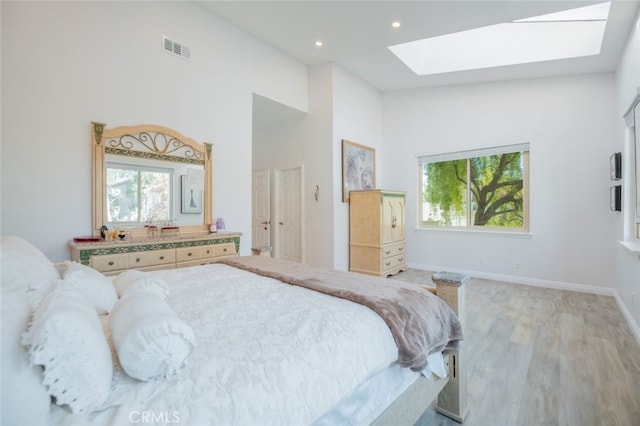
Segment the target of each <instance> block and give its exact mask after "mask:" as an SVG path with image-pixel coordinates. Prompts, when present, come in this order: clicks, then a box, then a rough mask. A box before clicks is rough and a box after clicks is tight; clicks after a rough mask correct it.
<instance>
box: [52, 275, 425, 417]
mask: <svg viewBox="0 0 640 426" xmlns="http://www.w3.org/2000/svg"><path fill="white" fill-rule="evenodd" d="M203 272H204V273H203ZM150 274H154V275H155V276H158V277H161V278H162V279H164V280H165V281H166V282H167V283H169V287H170V288H169V290H170V291H169V293H170V294H169V298H168V303H169V305H170V306H171V307H172V308H173V309H174V311H175V312H176V313H177V315H178V316H179V317H180V318H181V319H182V320H184V321H185V322H186V323H188V324H189V325H191V327H192V328H193V330H194V332H195V349H194V351H193V353H192V354H191V357H190V358H189V360H188V365H187V366H186V367H185V369H183V370H182V371H181V372H180V374H179V375H178V376H177V377H176V378H175V379H172V380H169V381H167V382H140V381H137V380H133V379H130V378H128V377H126V375H124V374H123V373H122V372H121V370H120V369H119V366H117V365H116V369H115V373H114V381H113V385H112V388H113V389H112V395H111V397H110V398H109V399H108V400H107V402H106V404H105V410H103V411H101V412H98V413H94V414H93V415H92V416H91V418H90V420H91V423H92V424H98V425H101V424H104V425H114V424H130V423H141V422H143V420H144V419H145V418H146V419H147V420H150V419H152V420H153V421H154V423H155V424H174V425H175V424H180V425H206V424H210V425H231V424H233V425H255V424H261V425H294V424H295V425H304V424H312V423H313V422H314V421H316V420H318V419H319V418H320V417H321V416H322V415H323V414H325V413H326V412H327V411H329V410H331V409H332V408H333V407H334V406H336V404H337V403H338V402H340V401H341V400H343V399H344V397H345V395H350V394H352V393H353V392H354V390H356V388H358V386H359V384H361V383H362V382H364V381H365V379H367V378H369V377H371V376H374V375H376V373H379V372H381V371H382V370H384V369H385V368H387V367H388V366H390V365H391V364H393V362H394V361H395V360H396V358H397V355H398V354H397V348H396V345H395V343H394V340H393V337H392V335H391V332H390V331H389V328H388V327H387V325H386V324H385V322H384V321H383V320H382V319H381V318H380V317H379V316H378V315H377V314H375V313H374V312H373V311H371V310H370V309H369V308H366V307H363V306H361V305H358V304H355V303H352V302H349V301H346V300H342V299H338V298H334V297H331V296H327V295H324V294H321V293H317V292H314V291H310V290H306V289H302V288H299V287H296V286H291V285H288V284H283V283H280V282H279V281H276V280H273V279H270V278H265V277H260V276H257V275H255V274H252V273H250V272H246V271H242V270H239V269H236V268H232V267H230V266H226V265H207V266H201V267H193V268H185V269H180V270H165V271H157V272H150ZM310 307H311V308H310ZM413 376H414V377H413V379H411V380H415V373H413ZM407 380H408V382H409V383H410V381H411V380H409V379H407ZM402 386H405V385H402ZM407 386H408V384H407ZM370 411H371V413H369V414H371V415H374V414H373V413H374V412H375V411H376V410H374V409H371V410H370ZM145 416H146V417H145ZM374 416H375V415H374ZM52 421H53V423H56V424H62V425H75V424H78V425H79V424H86V422H87V419H86V418H82V417H78V416H74V415H71V414H70V413H69V412H67V411H65V410H64V409H62V408H59V407H56V408H55V409H54V410H53V412H52Z"/></svg>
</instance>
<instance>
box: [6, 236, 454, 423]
mask: <svg viewBox="0 0 640 426" xmlns="http://www.w3.org/2000/svg"><path fill="white" fill-rule="evenodd" d="M0 254H1V256H2V328H3V329H2V424H27V423H28V424H31V425H37V424H52V425H84V424H92V425H114V424H115V425H119V424H136V423H147V424H180V425H204V424H215V425H252V424H274V425H275V424H279V425H290V424H296V425H299V424H300V425H301V424H315V425H335V424H354V425H355V424H357V425H360V424H395V425H398V424H413V423H414V422H415V421H416V420H417V418H418V417H419V416H420V414H421V413H422V412H423V411H424V410H425V409H426V408H427V407H428V406H429V405H431V404H432V402H433V401H434V399H437V400H438V403H437V407H438V409H439V411H441V412H442V413H444V414H446V415H449V416H450V417H452V418H454V419H456V420H458V421H462V420H463V419H464V416H465V414H466V411H467V407H466V392H465V390H466V383H465V381H464V356H463V352H462V351H463V346H462V342H461V339H462V335H461V327H462V324H461V322H460V321H459V319H458V317H457V316H456V315H455V312H456V311H457V310H458V309H460V305H459V302H460V299H461V298H460V293H461V291H463V289H461V288H455V287H451V288H441V289H439V290H438V291H439V292H441V296H443V297H444V299H447V300H448V301H449V304H451V305H453V306H450V305H448V304H447V303H445V301H444V300H443V299H442V298H438V297H436V296H434V295H433V294H431V293H430V292H428V291H425V290H424V289H422V288H420V287H419V286H416V285H413V284H408V283H402V282H400V281H394V280H387V279H382V278H377V277H369V276H361V275H357V274H353V273H348V272H341V271H334V270H331V269H328V268H317V267H310V266H305V265H301V264H294V263H293V262H284V261H278V260H274V259H271V258H268V257H264V256H247V257H237V258H231V259H226V260H225V261H224V262H223V263H219V264H212V265H203V266H193V267H188V268H182V269H170V270H160V271H150V272H141V271H135V270H132V271H127V272H125V273H123V274H121V275H119V276H117V277H110V278H107V277H105V276H103V275H102V274H99V273H98V272H97V271H95V270H92V269H90V268H88V267H86V266H84V265H81V264H76V263H70V262H65V263H63V264H60V265H53V264H52V263H51V262H50V261H49V260H48V259H47V258H46V257H45V256H44V255H43V254H42V253H41V252H40V251H39V250H38V249H36V248H35V247H34V246H32V245H31V244H29V243H28V242H26V241H24V240H22V239H20V238H17V237H3V238H2V249H1V250H0ZM327 283H328V284H327ZM361 286H364V287H365V289H364V290H363V291H361V289H360V287H361ZM366 287H369V288H368V289H367V288H366ZM378 287H379V288H381V289H383V290H382V291H381V292H380V294H378V293H377V292H375V291H372V289H375V288H378ZM394 292H395V293H394ZM393 294H395V296H394V295H393ZM395 297H399V299H397V300H396V301H395V302H394V300H393V299H394V298H395ZM403 298H404V299H403ZM407 298H408V299H407ZM354 299H361V300H356V301H354ZM409 299H411V300H412V301H408V302H406V303H405V302H404V301H407V300H409ZM398 302H400V303H398ZM393 305H402V306H408V305H411V306H418V307H419V306H429V307H430V308H429V309H430V310H433V311H434V312H432V313H430V314H429V315H426V317H428V318H431V320H430V321H431V322H432V323H433V324H434V325H433V327H432V328H435V329H436V332H435V333H433V335H432V336H431V337H427V338H426V340H424V339H423V338H416V337H415V336H414V337H411V336H408V335H404V336H403V335H402V333H404V331H403V330H405V331H406V329H411V328H416V327H417V328H418V329H419V328H420V326H419V324H418V325H416V324H417V323H419V319H417V318H416V317H415V315H413V314H412V313H409V311H410V310H411V309H413V308H411V307H409V308H406V309H405V308H404V307H401V309H400V310H398V308H397V306H396V307H394V306H393ZM400 311H402V312H400ZM404 311H406V312H404ZM460 312H461V311H460ZM9 319H10V320H9ZM67 328H69V329H68V330H67ZM421 332H423V333H424V331H421ZM428 333H430V334H431V333H432V331H429V332H428ZM418 334H419V333H418ZM420 339H423V340H420ZM440 376H442V377H440Z"/></svg>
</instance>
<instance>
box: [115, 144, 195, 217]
mask: <svg viewBox="0 0 640 426" xmlns="http://www.w3.org/2000/svg"><path fill="white" fill-rule="evenodd" d="M105 164H106V179H107V180H106V200H105V201H106V214H107V226H109V227H111V226H124V227H130V226H141V225H145V224H146V225H148V224H155V225H158V224H177V225H180V226H183V225H200V224H203V223H204V220H203V214H202V191H203V189H204V188H203V186H204V185H203V183H204V182H202V179H200V182H197V181H193V179H192V181H193V183H192V184H191V185H188V183H189V180H187V187H185V188H183V185H182V181H183V180H184V179H188V178H189V177H190V176H194V175H198V174H199V175H202V172H203V169H202V167H191V166H185V165H184V164H181V163H174V162H166V161H158V160H149V159H137V158H132V157H126V156H121V155H113V154H107V155H106V163H105ZM183 189H184V191H183ZM185 197H186V199H185ZM183 204H185V205H186V206H187V207H188V208H187V210H186V211H185V209H183V208H182V207H181V206H182V205H183Z"/></svg>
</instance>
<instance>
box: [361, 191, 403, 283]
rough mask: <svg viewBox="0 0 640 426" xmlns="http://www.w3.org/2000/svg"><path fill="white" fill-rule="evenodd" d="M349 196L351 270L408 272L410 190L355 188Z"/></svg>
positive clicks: (386, 273)
mask: <svg viewBox="0 0 640 426" xmlns="http://www.w3.org/2000/svg"><path fill="white" fill-rule="evenodd" d="M349 198H350V200H349V270H350V271H353V272H361V273H365V274H371V275H378V276H389V275H394V274H397V273H398V272H400V271H406V270H407V260H406V256H405V239H404V238H405V237H404V235H405V233H404V232H405V231H404V221H405V199H406V193H405V192H400V191H387V190H371V191H351V192H350V193H349Z"/></svg>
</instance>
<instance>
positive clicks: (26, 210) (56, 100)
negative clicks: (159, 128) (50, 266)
mask: <svg viewBox="0 0 640 426" xmlns="http://www.w3.org/2000/svg"><path fill="white" fill-rule="evenodd" d="M0 7H1V8H2V16H1V19H2V41H3V43H2V160H1V161H2V164H1V165H2V171H1V172H2V174H1V177H2V182H1V184H2V218H1V229H0V232H1V233H2V234H3V235H8V234H14V235H19V236H21V237H23V238H25V239H27V240H29V241H31V242H33V243H34V244H35V245H37V246H38V247H39V248H40V249H41V250H43V251H44V252H45V254H47V255H48V256H49V257H50V258H51V259H52V260H54V261H60V260H63V259H66V258H68V257H69V253H68V249H67V246H66V242H67V241H68V240H69V239H70V238H72V237H73V236H78V235H86V234H88V233H90V231H91V166H90V152H91V150H90V148H91V144H90V121H92V120H95V121H102V122H105V123H107V124H108V125H111V126H116V125H124V124H143V123H152V124H161V125H164V126H167V127H170V128H173V129H175V130H177V131H179V132H181V133H183V134H185V135H187V136H189V137H191V138H194V139H195V140H197V141H201V142H212V143H214V217H219V216H223V217H225V220H226V224H227V227H228V228H229V229H231V230H235V231H241V232H243V233H244V236H243V238H242V242H241V252H242V254H249V253H250V251H249V248H250V238H251V232H250V231H251V228H250V218H251V103H252V93H253V92H254V91H255V92H257V93H260V94H263V95H268V96H269V97H270V98H271V99H274V100H277V101H279V102H281V103H285V104H289V105H293V106H295V107H297V108H300V109H305V108H306V105H307V102H308V98H307V93H308V92H307V70H306V67H305V66H303V65H302V64H300V63H298V62H296V61H294V60H292V59H291V58H289V57H287V56H285V55H284V54H282V53H280V52H279V51H277V50H275V49H273V48H271V47H269V46H267V45H265V44H264V43H262V42H260V41H257V40H256V39H254V38H253V37H250V36H248V35H247V34H246V33H243V32H241V31H239V30H237V29H236V28H235V27H232V26H230V25H228V24H226V23H224V22H223V21H221V20H220V19H218V18H217V17H215V16H214V15H212V14H211V13H210V12H207V11H206V10H204V9H202V8H200V7H199V6H197V5H194V4H188V3H187V4H185V3H175V2H131V3H125V2H117V3H116V2H2V3H1V6H0ZM162 35H166V36H168V37H170V38H172V39H174V40H176V41H178V42H181V43H183V44H185V45H186V46H188V47H189V48H190V49H191V60H189V61H184V60H181V59H178V58H175V57H172V56H170V55H168V54H165V53H164V52H162V50H161V37H162ZM265 71H266V72H265Z"/></svg>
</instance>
